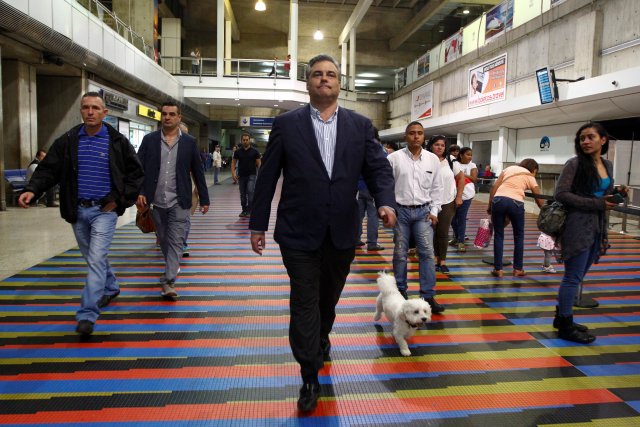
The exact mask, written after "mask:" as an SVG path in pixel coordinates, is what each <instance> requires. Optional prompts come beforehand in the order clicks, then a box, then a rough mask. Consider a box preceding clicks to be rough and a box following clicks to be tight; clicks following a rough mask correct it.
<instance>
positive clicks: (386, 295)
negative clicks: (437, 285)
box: [373, 272, 431, 356]
mask: <svg viewBox="0 0 640 427" xmlns="http://www.w3.org/2000/svg"><path fill="white" fill-rule="evenodd" d="M378 287H379V288H380V295H378V299H377V300H376V315H375V316H374V317H373V320H375V321H378V320H380V317H381V316H382V312H383V311H384V314H385V316H387V319H389V321H390V322H391V323H392V324H393V337H394V338H395V339H396V342H397V343H398V346H399V347H400V353H402V355H403V356H411V351H409V346H408V345H407V338H409V337H411V336H412V335H413V334H414V333H415V332H416V330H417V329H418V328H419V327H421V326H422V325H424V324H425V323H426V322H429V321H430V320H431V306H430V305H429V303H428V302H426V301H425V300H423V299H420V298H417V299H410V300H405V299H404V298H403V297H402V295H401V294H400V292H398V287H397V286H396V279H395V278H394V277H393V276H392V275H390V274H386V273H384V272H381V273H380V277H378Z"/></svg>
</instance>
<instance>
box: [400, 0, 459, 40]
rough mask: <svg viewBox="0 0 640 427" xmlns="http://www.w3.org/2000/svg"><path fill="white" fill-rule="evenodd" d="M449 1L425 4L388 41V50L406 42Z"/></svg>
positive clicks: (433, 1)
mask: <svg viewBox="0 0 640 427" xmlns="http://www.w3.org/2000/svg"><path fill="white" fill-rule="evenodd" d="M448 2H449V0H430V1H428V2H427V4H426V5H425V6H424V7H423V8H422V9H420V11H418V13H416V14H415V16H414V17H413V18H411V21H409V23H408V24H407V25H405V26H404V28H403V29H402V30H401V31H400V32H399V33H398V34H397V35H395V36H393V37H392V38H391V40H389V49H391V50H396V49H398V48H399V47H400V46H401V45H402V43H404V42H406V41H407V39H408V38H409V37H411V36H412V35H413V33H415V32H416V31H418V30H419V29H420V28H421V27H422V26H423V25H424V24H425V22H427V21H428V20H429V19H431V18H432V17H433V15H435V14H436V13H437V12H438V9H440V8H441V7H442V6H444V5H445V3H448Z"/></svg>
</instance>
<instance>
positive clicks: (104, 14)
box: [77, 0, 157, 61]
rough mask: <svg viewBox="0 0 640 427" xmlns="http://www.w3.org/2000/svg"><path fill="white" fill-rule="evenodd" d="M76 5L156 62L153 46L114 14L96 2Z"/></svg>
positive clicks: (94, 0) (95, 0)
mask: <svg viewBox="0 0 640 427" xmlns="http://www.w3.org/2000/svg"><path fill="white" fill-rule="evenodd" d="M77 2H78V4H80V5H81V6H83V7H84V8H85V9H87V10H88V11H89V12H90V13H91V14H92V15H94V16H96V17H97V18H98V19H100V21H101V22H103V23H104V24H106V25H108V26H109V27H110V28H111V29H112V30H114V31H115V32H116V33H118V34H119V35H120V36H122V37H123V38H124V39H125V40H127V41H128V42H129V43H131V44H132V45H133V46H135V47H136V48H137V49H138V50H140V51H141V52H143V53H144V54H145V55H146V56H147V57H149V58H151V59H153V60H154V61H156V60H157V58H156V52H155V49H154V47H153V45H150V44H148V43H147V42H145V40H144V37H142V36H141V35H140V34H138V33H136V32H135V31H133V29H132V28H131V25H129V24H127V23H126V22H124V21H123V20H122V19H120V18H119V17H118V16H116V14H115V13H113V12H112V11H110V10H109V9H107V8H106V7H105V6H104V5H103V4H102V3H100V2H99V1H98V0H77Z"/></svg>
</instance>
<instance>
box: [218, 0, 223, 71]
mask: <svg viewBox="0 0 640 427" xmlns="http://www.w3.org/2000/svg"><path fill="white" fill-rule="evenodd" d="M217 1H218V7H217V12H216V13H217V16H216V76H217V77H223V76H224V0H217Z"/></svg>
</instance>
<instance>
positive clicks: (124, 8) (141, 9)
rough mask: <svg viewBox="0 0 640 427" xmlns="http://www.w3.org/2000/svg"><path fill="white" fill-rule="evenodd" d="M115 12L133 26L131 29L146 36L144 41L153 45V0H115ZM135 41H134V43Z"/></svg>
mask: <svg viewBox="0 0 640 427" xmlns="http://www.w3.org/2000/svg"><path fill="white" fill-rule="evenodd" d="M112 5H113V13H115V14H116V16H117V17H118V18H120V19H122V20H123V21H124V22H126V23H127V24H129V25H130V26H131V29H133V31H135V32H136V33H137V34H138V35H140V36H142V37H143V38H144V42H145V43H146V44H147V45H148V46H151V47H153V42H154V39H153V18H154V14H155V4H154V1H153V0H135V1H134V0H113V3H112ZM133 42H134V41H132V43H133ZM136 46H137V45H136Z"/></svg>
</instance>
